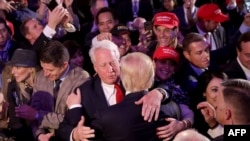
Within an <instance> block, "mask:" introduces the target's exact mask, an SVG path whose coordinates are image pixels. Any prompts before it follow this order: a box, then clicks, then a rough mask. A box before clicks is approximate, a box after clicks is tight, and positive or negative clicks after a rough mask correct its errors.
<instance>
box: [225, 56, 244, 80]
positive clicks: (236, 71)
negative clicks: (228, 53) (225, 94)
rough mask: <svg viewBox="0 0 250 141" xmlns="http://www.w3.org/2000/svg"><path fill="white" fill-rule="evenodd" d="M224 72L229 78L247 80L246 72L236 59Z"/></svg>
mask: <svg viewBox="0 0 250 141" xmlns="http://www.w3.org/2000/svg"><path fill="white" fill-rule="evenodd" d="M224 72H225V73H226V74H227V75H228V77H229V78H242V79H247V77H246V75H245V73H244V71H243V70H242V68H241V66H240V64H239V63H238V61H237V60H236V59H235V60H233V61H232V62H231V63H229V64H228V65H227V66H226V67H225V69H224Z"/></svg>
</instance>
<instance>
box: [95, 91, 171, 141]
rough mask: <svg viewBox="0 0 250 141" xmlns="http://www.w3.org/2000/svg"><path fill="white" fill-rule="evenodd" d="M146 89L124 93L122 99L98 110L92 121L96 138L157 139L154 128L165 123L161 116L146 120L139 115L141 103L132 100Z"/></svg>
mask: <svg viewBox="0 0 250 141" xmlns="http://www.w3.org/2000/svg"><path fill="white" fill-rule="evenodd" d="M144 94H146V91H141V92H137V93H131V94H129V95H126V96H125V98H124V100H123V101H122V102H121V103H119V104H116V105H114V106H110V107H109V108H108V109H107V110H105V111H98V112H97V114H96V116H95V117H96V119H95V120H94V121H93V122H92V124H91V125H92V127H93V128H94V129H95V133H96V136H97V138H98V139H97V140H100V141H104V140H108V141H157V140H160V139H158V137H157V136H156V128H157V127H159V126H160V125H164V124H167V122H166V121H165V120H164V116H166V115H164V114H163V113H161V114H160V117H161V118H162V119H161V120H159V121H156V122H155V121H153V122H150V123H149V122H147V121H144V119H143V117H142V116H141V109H142V105H136V104H135V103H134V102H135V101H136V100H139V99H140V98H141V97H142V96H143V95H144Z"/></svg>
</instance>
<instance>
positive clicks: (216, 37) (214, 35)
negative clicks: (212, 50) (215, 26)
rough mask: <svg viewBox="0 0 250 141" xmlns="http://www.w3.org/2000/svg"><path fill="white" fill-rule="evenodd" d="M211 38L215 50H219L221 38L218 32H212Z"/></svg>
mask: <svg viewBox="0 0 250 141" xmlns="http://www.w3.org/2000/svg"><path fill="white" fill-rule="evenodd" d="M211 35H212V38H213V39H214V43H215V45H216V49H218V48H220V47H221V46H220V41H221V36H220V31H219V30H216V31H214V32H212V34H211Z"/></svg>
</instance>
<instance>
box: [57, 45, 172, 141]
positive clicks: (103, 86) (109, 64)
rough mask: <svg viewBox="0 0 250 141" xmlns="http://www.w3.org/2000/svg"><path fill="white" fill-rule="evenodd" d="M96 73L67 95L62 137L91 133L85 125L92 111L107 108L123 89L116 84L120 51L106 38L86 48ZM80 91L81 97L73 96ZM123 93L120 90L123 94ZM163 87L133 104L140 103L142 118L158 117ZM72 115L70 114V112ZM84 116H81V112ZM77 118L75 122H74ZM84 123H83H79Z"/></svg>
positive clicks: (89, 136) (116, 101)
mask: <svg viewBox="0 0 250 141" xmlns="http://www.w3.org/2000/svg"><path fill="white" fill-rule="evenodd" d="M89 55H90V58H91V61H92V63H93V65H94V69H95V71H96V73H97V74H96V75H95V76H94V77H93V78H92V79H90V80H88V81H86V83H84V84H83V85H81V86H80V87H79V90H77V95H76V94H71V95H70V96H69V97H68V100H67V105H68V108H69V110H68V111H67V113H66V115H65V117H64V121H63V122H62V124H61V125H60V127H59V130H58V134H59V136H60V137H61V138H62V140H65V141H66V140H67V141H68V140H69V139H71V140H72V139H73V140H84V139H88V138H92V137H94V136H95V135H94V130H93V129H91V128H89V127H87V126H89V125H90V122H91V121H92V120H93V118H94V114H95V113H96V111H103V110H107V109H108V107H109V106H111V105H114V104H117V103H118V102H119V100H120V99H121V92H122V91H123V89H122V88H121V86H119V85H120V80H119V76H120V64H119V59H120V54H119V51H118V47H117V46H116V45H115V44H114V43H113V42H111V41H109V40H102V41H99V42H96V43H95V44H93V46H92V48H91V49H90V51H89ZM80 94H81V100H80V99H79V98H77V96H79V95H80ZM123 95H124V94H123ZM166 95H167V92H166V91H165V90H164V89H161V88H156V89H154V90H152V91H150V92H149V93H148V94H146V95H145V96H143V97H142V98H141V99H140V100H138V101H137V102H135V103H136V104H141V103H143V106H142V116H144V120H146V121H151V120H152V118H153V115H154V112H156V113H155V116H154V119H155V120H157V119H158V113H159V110H160V104H161V101H162V100H164V99H165V98H167V97H168V96H166ZM71 115H74V116H71ZM82 115H83V116H84V118H85V120H84V119H83V118H82V119H81V116H82ZM78 121H79V123H78ZM83 124H84V125H83Z"/></svg>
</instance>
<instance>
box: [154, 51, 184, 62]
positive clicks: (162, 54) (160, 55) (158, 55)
mask: <svg viewBox="0 0 250 141" xmlns="http://www.w3.org/2000/svg"><path fill="white" fill-rule="evenodd" d="M153 59H156V60H163V59H171V60H174V61H175V62H176V63H178V62H179V59H180V55H179V53H178V52H177V51H176V50H175V49H174V48H173V47H158V48H157V49H156V50H155V52H154V55H153Z"/></svg>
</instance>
